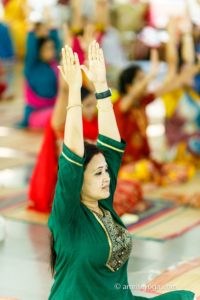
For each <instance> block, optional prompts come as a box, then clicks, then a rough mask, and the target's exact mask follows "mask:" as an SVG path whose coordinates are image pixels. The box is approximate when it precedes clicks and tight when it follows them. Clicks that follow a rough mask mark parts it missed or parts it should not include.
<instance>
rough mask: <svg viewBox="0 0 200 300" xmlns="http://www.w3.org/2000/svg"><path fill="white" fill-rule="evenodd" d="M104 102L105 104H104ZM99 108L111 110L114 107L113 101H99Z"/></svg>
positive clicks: (106, 110) (99, 109)
mask: <svg viewBox="0 0 200 300" xmlns="http://www.w3.org/2000/svg"><path fill="white" fill-rule="evenodd" d="M102 104H103V105H102ZM97 109H98V111H102V112H109V111H111V110H112V109H113V105H112V103H111V102H109V103H101V104H100V103H98V104H97Z"/></svg>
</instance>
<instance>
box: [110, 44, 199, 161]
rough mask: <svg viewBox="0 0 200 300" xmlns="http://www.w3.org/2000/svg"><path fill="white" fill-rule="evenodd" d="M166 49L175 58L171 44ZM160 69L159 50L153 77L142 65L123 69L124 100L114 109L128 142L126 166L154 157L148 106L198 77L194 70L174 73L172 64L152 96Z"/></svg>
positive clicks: (121, 87) (121, 88) (153, 60)
mask: <svg viewBox="0 0 200 300" xmlns="http://www.w3.org/2000/svg"><path fill="white" fill-rule="evenodd" d="M166 47H167V51H166V54H167V56H169V57H170V58H171V57H172V56H173V53H172V52H173V47H172V46H171V43H170V42H169V43H168V44H167V46H166ZM167 61H168V60H167ZM174 65H175V63H174ZM158 66H159V60H158V52H157V50H152V51H151V70H150V72H149V74H145V73H144V72H143V70H142V69H141V68H140V67H139V66H137V65H133V66H129V67H128V68H126V69H125V70H123V71H122V73H121V75H120V77H119V92H120V95H121V97H120V99H119V100H118V101H117V102H116V103H115V107H114V108H115V113H116V118H117V123H118V126H119V130H120V134H121V136H122V138H123V139H124V140H125V141H126V143H127V148H126V151H125V155H124V157H123V162H124V163H130V162H135V161H138V160H140V159H144V158H150V147H149V143H148V139H147V134H146V130H147V126H148V120H147V116H146V107H147V105H148V104H150V103H151V102H152V101H154V100H155V99H156V98H158V97H162V96H163V95H165V94H167V93H170V92H173V91H176V90H177V89H179V88H182V87H183V86H184V84H185V81H186V80H191V78H193V76H194V75H193V73H192V72H193V71H192V70H189V71H187V70H182V71H181V72H180V73H179V74H177V73H175V72H174V71H173V70H172V67H171V64H169V66H168V71H167V74H166V76H165V79H164V80H163V81H162V83H161V84H160V86H159V87H157V88H156V89H155V90H154V91H153V92H151V93H150V92H149V91H148V86H149V84H150V83H151V82H152V80H153V79H155V77H156V75H157V71H158Z"/></svg>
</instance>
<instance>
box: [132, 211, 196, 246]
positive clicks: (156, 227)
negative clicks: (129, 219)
mask: <svg viewBox="0 0 200 300" xmlns="http://www.w3.org/2000/svg"><path fill="white" fill-rule="evenodd" d="M199 224H200V209H193V208H188V207H184V206H181V207H169V208H167V209H165V210H164V211H161V212H158V213H156V214H155V215H153V216H151V217H149V218H147V219H144V220H141V221H139V222H137V223H135V224H129V225H127V228H128V230H129V232H130V233H131V234H132V235H133V236H134V238H139V239H150V240H157V241H164V240H167V239H171V238H175V237H177V236H180V235H182V234H183V233H185V232H187V231H189V230H190V229H191V228H193V227H195V226H197V225H199Z"/></svg>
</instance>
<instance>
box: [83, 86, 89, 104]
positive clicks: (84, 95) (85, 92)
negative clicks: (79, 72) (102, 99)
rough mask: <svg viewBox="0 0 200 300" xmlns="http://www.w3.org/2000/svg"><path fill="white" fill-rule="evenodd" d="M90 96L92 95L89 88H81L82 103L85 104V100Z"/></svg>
mask: <svg viewBox="0 0 200 300" xmlns="http://www.w3.org/2000/svg"><path fill="white" fill-rule="evenodd" d="M90 94H91V91H90V90H89V89H88V88H86V87H84V86H82V87H81V102H83V101H84V100H85V98H87V97H88V96H89V95H90Z"/></svg>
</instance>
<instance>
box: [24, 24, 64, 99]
mask: <svg viewBox="0 0 200 300" xmlns="http://www.w3.org/2000/svg"><path fill="white" fill-rule="evenodd" d="M49 37H50V38H51V39H52V40H53V41H54V43H55V48H56V51H57V53H58V52H59V50H60V49H59V48H60V42H59V38H58V34H57V30H51V31H50V34H49ZM24 71H25V77H26V80H27V81H28V84H29V85H30V87H31V89H32V90H33V91H34V92H35V93H36V94H37V95H38V96H40V97H43V98H49V99H50V100H51V99H52V98H54V97H55V96H56V94H57V77H56V74H55V71H54V70H53V68H52V67H51V65H50V64H49V63H46V62H43V61H42V60H41V59H40V58H39V49H38V38H37V37H36V35H35V33H34V32H29V33H28V37H27V43H26V58H25V70H24Z"/></svg>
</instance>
